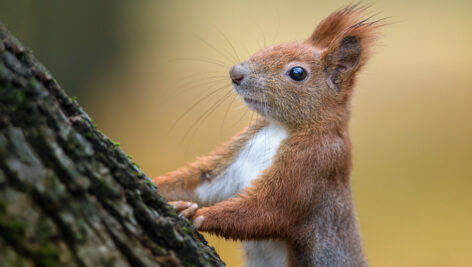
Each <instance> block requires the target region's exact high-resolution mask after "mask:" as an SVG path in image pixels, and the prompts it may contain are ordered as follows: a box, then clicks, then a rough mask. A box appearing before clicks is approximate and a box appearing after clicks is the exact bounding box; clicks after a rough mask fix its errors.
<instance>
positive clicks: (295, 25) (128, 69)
mask: <svg viewBox="0 0 472 267" xmlns="http://www.w3.org/2000/svg"><path fill="white" fill-rule="evenodd" d="M348 2H349V1H338V0H336V1H314V0H307V1H305V0H299V1H269V0H265V1H250V0H246V1H231V2H230V1H217V0H212V1H210V0H200V1H194V0H186V1H184V0H172V1H171V0H168V1H151V0H136V1H123V0H121V1H119V0H101V1H95V0H80V1H78V0H71V1H62V0H44V1H36V0H28V1H27V0H15V1H12V0H0V21H2V22H3V23H5V24H6V25H7V27H8V28H9V29H10V31H11V32H12V33H13V34H14V35H16V36H17V37H18V38H19V39H20V40H21V41H22V42H23V44H25V45H26V46H27V47H29V48H31V49H32V50H33V52H34V54H35V55H36V56H37V57H38V58H39V60H40V61H41V62H42V63H43V64H44V65H45V66H46V67H47V68H48V69H49V70H50V71H51V72H52V73H53V75H54V76H55V77H56V78H57V80H58V81H59V83H60V84H61V85H62V87H63V88H64V89H65V90H66V92H67V93H68V94H69V95H70V96H77V98H78V101H79V102H80V104H81V105H82V106H83V107H84V108H85V110H86V111H87V112H88V113H89V115H90V116H91V117H92V118H93V119H94V120H95V122H96V124H97V125H98V127H99V128H100V129H101V130H102V131H103V132H104V133H105V134H107V135H108V136H109V137H111V138H113V139H114V140H116V141H118V142H120V143H121V146H122V148H123V149H124V150H125V151H126V152H127V153H129V154H131V155H133V156H134V160H135V161H136V162H137V163H139V164H140V166H141V168H142V169H143V170H144V171H145V172H146V173H147V174H148V175H149V176H150V177H153V176H157V175H160V174H163V173H165V172H167V171H170V170H173V169H175V168H177V167H179V166H181V165H182V164H184V163H185V162H186V161H189V160H192V159H193V158H194V157H195V156H197V155H202V154H205V153H207V152H209V151H210V150H212V149H213V148H215V147H216V146H218V145H219V144H220V143H221V142H223V141H224V140H226V139H227V138H229V137H230V136H231V135H232V134H234V133H235V132H237V131H238V130H239V129H241V128H242V127H244V126H246V125H247V124H248V123H249V121H250V120H251V118H254V116H255V115H254V114H252V112H248V111H247V108H245V107H244V106H243V104H242V102H241V101H240V100H239V99H238V98H237V97H235V95H234V93H231V87H230V81H229V78H228V77H227V76H228V75H227V73H228V70H229V68H230V66H231V65H233V64H235V63H237V62H238V61H239V60H245V59H247V58H248V56H249V55H250V54H252V53H254V52H255V51H257V50H259V49H261V48H262V47H264V46H268V45H271V44H275V43H280V42H289V41H301V40H304V39H305V38H307V37H308V36H309V34H310V33H311V32H312V31H313V29H314V27H315V26H316V25H317V23H318V22H319V21H320V20H322V19H323V18H324V17H326V16H327V15H328V14H329V13H330V12H332V11H333V10H336V9H338V8H340V7H343V6H345V5H346V4H347V3H348ZM371 10H372V12H374V13H375V12H377V11H379V12H380V14H379V15H378V17H385V16H392V19H391V20H392V21H394V22H395V24H393V25H390V26H388V27H387V28H385V29H384V36H383V37H382V38H381V40H380V42H379V45H378V46H377V49H376V54H375V55H374V57H373V58H372V60H371V61H370V62H369V64H368V65H367V66H366V68H365V69H364V71H363V72H362V73H361V75H360V79H359V81H358V84H357V87H356V93H355V96H354V99H353V114H352V120H351V125H350V127H351V136H352V141H353V147H354V172H353V174H352V185H353V191H354V198H355V201H356V209H357V214H358V217H359V222H360V226H361V231H362V236H363V240H364V247H365V252H366V255H367V258H368V261H369V263H370V265H371V266H472V155H471V153H472V104H471V103H472V53H471V48H472V31H471V28H472V17H471V15H470V14H471V12H472V1H470V0H462V1H461V0H451V1H436V0H409V1H405V0H401V1H386V0H379V1H375V2H374V6H373V8H372V9H371ZM207 237H208V239H209V241H210V244H211V245H212V246H214V247H215V248H216V249H217V251H218V252H219V253H220V255H221V257H222V259H223V260H224V261H226V263H227V264H228V266H241V264H242V262H243V258H242V253H241V250H240V249H239V244H238V243H236V242H228V241H225V240H223V239H218V238H215V237H211V236H207Z"/></svg>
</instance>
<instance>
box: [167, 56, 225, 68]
mask: <svg viewBox="0 0 472 267" xmlns="http://www.w3.org/2000/svg"><path fill="white" fill-rule="evenodd" d="M175 60H181V61H192V62H201V63H207V64H212V65H215V66H219V67H222V68H227V69H228V68H230V67H231V66H230V65H228V64H227V63H225V62H220V61H219V60H213V59H207V58H205V59H200V58H177V59H175Z"/></svg>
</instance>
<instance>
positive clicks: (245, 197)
mask: <svg viewBox="0 0 472 267" xmlns="http://www.w3.org/2000/svg"><path fill="white" fill-rule="evenodd" d="M365 9H366V8H365V7H361V6H358V5H353V6H349V7H347V8H345V9H342V10H339V11H337V12H334V13H333V14H331V15H330V16H329V17H327V18H326V19H325V20H323V21H322V22H321V23H320V25H319V26H318V27H317V28H316V29H315V31H314V32H313V34H312V35H311V37H310V38H309V39H308V40H306V41H305V42H303V43H288V44H281V45H276V46H272V47H269V48H266V49H264V50H262V51H260V52H258V53H256V54H255V55H253V56H252V57H251V58H250V59H249V61H247V62H245V63H242V64H245V66H247V68H248V69H249V70H250V71H249V73H247V75H248V77H247V79H248V80H247V82H246V83H245V84H242V85H241V89H240V90H241V91H244V92H238V93H240V94H244V97H248V98H251V99H255V100H258V101H264V102H265V103H266V106H265V107H264V108H257V107H255V108H254V109H255V110H256V111H257V112H259V113H260V114H262V115H264V116H266V117H268V118H271V119H275V120H277V121H279V122H281V123H283V124H284V125H285V126H286V127H287V129H288V131H289V136H288V138H287V139H285V140H284V141H283V142H282V144H281V145H280V147H279V150H278V152H277V155H276V157H275V159H274V160H273V162H272V165H271V166H270V167H269V168H268V169H266V170H265V171H264V172H263V173H262V174H261V175H260V176H259V177H258V179H257V180H255V181H254V182H253V184H252V186H250V187H248V188H246V189H245V190H244V191H243V192H241V193H239V194H238V195H236V196H234V197H232V198H230V199H227V200H225V201H222V202H219V203H216V204H214V205H212V206H209V207H204V208H201V209H199V210H198V211H197V212H196V215H195V218H196V217H199V216H203V218H204V220H203V222H202V224H201V226H200V227H199V229H200V230H202V231H206V232H210V233H214V234H217V235H220V236H223V237H226V238H232V239H239V240H257V239H282V240H285V241H286V242H287V243H288V244H289V247H290V262H289V263H290V265H291V266H364V265H366V262H365V259H364V256H363V253H362V247H361V239H360V235H359V231H358V227H357V223H356V217H355V213H354V205H353V202H352V197H351V189H350V172H351V143H350V140H349V134H348V121H349V113H350V112H349V100H350V97H351V94H352V88H353V86H354V82H355V74H356V73H357V72H358V71H359V70H360V69H361V68H362V66H364V65H365V63H366V61H367V59H368V58H369V55H370V50H371V46H372V41H373V40H374V39H375V37H376V32H377V30H378V28H379V27H380V26H382V24H380V23H379V22H378V21H377V22H369V21H367V20H363V19H362V15H363V13H364V11H365ZM293 62H295V63H293ZM291 64H295V65H297V66H299V65H302V67H304V68H306V69H307V70H308V72H309V74H308V76H307V78H306V79H305V80H303V81H300V82H297V81H293V80H290V78H289V77H288V76H287V75H286V70H287V69H289V68H290V66H291ZM261 77H262V78H263V79H261ZM261 81H263V83H262V82H261ZM261 90H262V91H261ZM261 95H263V96H264V99H262V96H261ZM255 125H259V126H258V127H256V126H255ZM260 125H261V124H254V125H252V126H250V127H249V128H248V129H247V130H245V131H244V132H242V133H240V134H239V135H237V136H236V137H234V138H233V139H231V140H230V141H229V142H227V143H226V144H225V145H223V147H221V148H219V149H218V150H216V151H215V152H213V153H212V154H210V155H208V156H206V157H202V158H199V159H197V161H196V162H194V163H190V164H188V165H187V166H186V167H183V168H181V169H179V170H177V171H175V172H171V173H168V174H166V175H165V176H164V177H158V178H157V179H155V182H156V183H157V185H158V187H159V189H160V191H161V193H163V194H164V195H165V196H166V197H168V198H169V199H173V200H178V199H187V200H195V199H194V198H193V197H192V193H191V189H193V188H195V187H196V186H197V185H198V184H199V183H200V182H201V181H202V177H203V176H204V175H203V174H206V173H208V174H209V178H210V179H211V177H214V176H215V175H217V174H218V173H220V172H221V171H222V170H223V169H224V168H225V167H226V166H228V165H229V164H230V163H231V161H232V160H233V159H234V156H235V155H237V152H238V151H239V150H240V149H241V148H242V147H243V146H244V144H245V143H246V142H247V141H248V140H249V139H250V138H251V137H252V136H254V134H255V132H257V131H258V130H259V129H260V128H261V126H260Z"/></svg>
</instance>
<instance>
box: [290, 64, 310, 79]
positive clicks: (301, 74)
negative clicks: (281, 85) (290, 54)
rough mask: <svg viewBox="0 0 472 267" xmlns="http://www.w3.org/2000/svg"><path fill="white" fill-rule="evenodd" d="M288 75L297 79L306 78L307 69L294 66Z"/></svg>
mask: <svg viewBox="0 0 472 267" xmlns="http://www.w3.org/2000/svg"><path fill="white" fill-rule="evenodd" d="M288 76H290V78H292V79H293V80H295V81H301V80H303V79H305V78H306V70H305V69H304V68H302V67H293V68H292V69H290V71H289V72H288Z"/></svg>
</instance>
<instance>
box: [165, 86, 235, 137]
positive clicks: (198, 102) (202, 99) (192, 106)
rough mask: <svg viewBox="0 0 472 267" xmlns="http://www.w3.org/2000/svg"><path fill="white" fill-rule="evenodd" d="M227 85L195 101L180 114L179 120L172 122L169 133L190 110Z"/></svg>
mask: <svg viewBox="0 0 472 267" xmlns="http://www.w3.org/2000/svg"><path fill="white" fill-rule="evenodd" d="M226 87H227V85H224V86H221V87H218V88H217V89H215V90H213V91H211V92H210V93H209V94H207V95H205V96H203V97H202V98H200V99H199V100H198V101H197V102H195V103H194V104H192V105H191V106H190V107H189V108H188V109H187V110H186V111H185V112H184V113H182V115H180V116H179V117H178V118H177V120H175V121H174V123H173V124H172V126H171V128H170V130H169V133H168V135H169V134H170V132H172V130H173V129H174V128H175V126H176V125H177V123H179V122H180V121H181V120H182V119H183V118H184V117H185V116H186V115H187V114H188V113H189V112H190V111H192V110H193V109H194V108H195V107H196V106H197V105H198V104H200V103H201V102H203V101H204V100H206V99H208V98H209V97H211V96H213V95H214V94H216V93H218V92H220V91H221V90H223V89H224V88H226Z"/></svg>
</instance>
